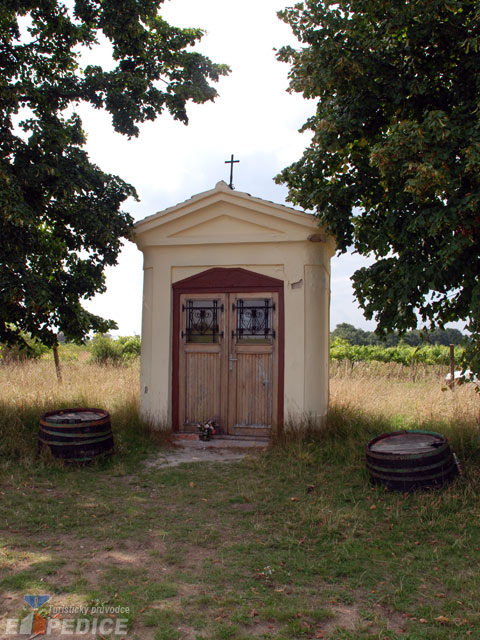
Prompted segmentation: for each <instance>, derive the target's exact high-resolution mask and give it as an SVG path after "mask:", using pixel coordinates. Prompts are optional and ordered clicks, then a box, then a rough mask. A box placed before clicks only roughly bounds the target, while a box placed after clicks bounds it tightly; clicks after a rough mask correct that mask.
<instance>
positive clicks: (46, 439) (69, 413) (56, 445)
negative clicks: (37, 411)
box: [38, 409, 113, 462]
mask: <svg viewBox="0 0 480 640" xmlns="http://www.w3.org/2000/svg"><path fill="white" fill-rule="evenodd" d="M38 440H39V446H40V447H42V446H43V447H45V446H46V447H49V449H50V451H51V452H52V454H53V455H54V456H55V458H61V459H63V460H66V461H71V462H89V461H90V460H93V459H94V458H96V457H97V456H99V455H101V454H104V453H109V452H111V451H112V449H113V434H112V426H111V424H110V415H109V414H108V412H107V411H104V410H103V409H63V410H61V411H49V412H48V413H44V414H43V415H42V416H41V418H40V428H39V434H38Z"/></svg>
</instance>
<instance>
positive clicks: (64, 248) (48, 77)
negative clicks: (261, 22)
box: [0, 0, 228, 345]
mask: <svg viewBox="0 0 480 640" xmlns="http://www.w3.org/2000/svg"><path fill="white" fill-rule="evenodd" d="M162 2H163V0H72V2H69V3H68V4H67V3H63V2H62V1H61V0H10V1H9V2H6V3H5V2H4V3H2V6H1V8H0V70H1V74H0V342H7V343H13V342H16V341H18V340H20V339H21V335H22V334H23V333H28V334H31V335H32V336H33V337H35V338H39V339H40V340H41V341H42V342H43V343H44V344H47V345H56V343H57V332H58V331H62V332H63V334H64V336H65V338H66V339H68V340H75V341H81V340H83V339H84V338H85V336H86V335H87V334H88V332H89V331H91V330H93V331H95V332H97V333H104V332H105V331H107V330H108V329H111V328H115V323H114V322H113V321H111V320H104V319H102V318H100V317H98V316H95V315H93V314H91V313H89V312H87V311H86V310H85V309H84V308H83V306H82V300H85V299H88V298H91V297H92V296H93V295H95V294H96V293H99V292H102V291H104V289H105V280H104V268H105V267H106V266H107V265H114V264H116V261H117V256H118V254H119V251H120V248H121V242H122V238H129V237H130V235H131V231H132V224H133V220H132V218H131V217H130V215H128V214H127V213H125V212H124V211H122V210H121V206H122V203H123V202H124V201H125V200H126V199H127V198H128V197H129V196H133V197H136V194H135V189H134V187H133V186H131V185H129V184H127V183H126V182H124V181H123V180H121V179H120V178H119V177H117V176H114V175H109V174H106V173H104V172H103V171H102V170H101V169H100V168H99V167H97V166H95V165H94V164H93V163H91V162H90V160H89V158H88V156H87V154H86V152H85V151H84V149H83V148H82V147H83V145H84V143H85V134H84V132H83V130H82V123H81V120H80V118H79V116H78V115H77V114H76V112H75V108H76V106H77V105H78V104H79V103H82V102H83V103H89V104H90V105H93V107H95V108H97V109H106V110H107V111H108V112H110V114H111V115H112V123H113V127H114V129H115V131H117V132H119V133H122V134H125V135H127V136H128V137H131V136H137V135H138V132H139V130H138V126H137V125H138V124H139V123H141V122H145V121H146V120H154V119H155V118H156V116H157V115H158V114H160V113H162V112H163V111H165V110H166V111H168V112H170V114H172V115H173V117H174V118H175V119H177V120H180V121H182V122H184V123H185V124H187V122H188V119H187V114H186V103H187V102H188V101H193V102H196V103H203V102H206V101H207V100H213V99H214V98H215V96H216V95H217V94H216V91H215V89H214V88H213V87H212V86H211V85H210V82H216V81H217V80H218V79H219V77H220V76H221V75H224V74H226V73H227V72H228V68H227V67H226V66H224V65H217V64H213V63H212V62H211V61H210V60H209V59H208V58H205V57H204V56H202V55H200V54H199V53H197V52H194V51H190V50H189V48H190V47H192V46H193V45H195V44H196V42H197V41H198V40H200V38H201V37H202V31H201V30H199V29H178V28H175V27H173V26H170V25H169V24H168V23H167V22H165V20H163V19H162V18H161V16H160V15H159V14H158V9H159V7H160V5H161V4H162ZM101 34H103V35H104V36H106V38H107V39H108V41H109V43H110V45H111V49H112V59H113V61H114V68H113V69H112V70H104V69H103V68H102V67H101V66H99V65H88V66H85V67H82V61H81V53H82V50H83V51H84V50H85V48H90V47H92V46H93V45H95V43H96V42H97V41H98V37H99V35H101Z"/></svg>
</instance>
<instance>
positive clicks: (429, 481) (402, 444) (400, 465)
mask: <svg viewBox="0 0 480 640" xmlns="http://www.w3.org/2000/svg"><path fill="white" fill-rule="evenodd" d="M366 457H367V469H368V471H369V473H370V477H371V480H372V482H374V483H377V484H383V485H385V486H386V487H388V488H389V489H392V490H395V491H413V490H414V489H425V488H429V487H439V486H441V485H443V484H445V483H447V482H450V481H451V480H453V478H455V476H456V475H457V474H458V468H457V464H456V462H455V458H454V454H453V452H452V450H451V449H450V445H449V444H448V440H447V439H446V438H445V437H444V436H442V435H441V434H440V433H434V432H432V431H394V432H392V433H383V434H382V435H380V436H377V437H376V438H373V440H370V442H369V443H368V444H367V450H366Z"/></svg>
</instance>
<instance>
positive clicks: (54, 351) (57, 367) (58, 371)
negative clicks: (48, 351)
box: [53, 342, 62, 382]
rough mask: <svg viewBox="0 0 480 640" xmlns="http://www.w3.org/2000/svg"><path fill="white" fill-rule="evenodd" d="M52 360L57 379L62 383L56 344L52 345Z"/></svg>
mask: <svg viewBox="0 0 480 640" xmlns="http://www.w3.org/2000/svg"><path fill="white" fill-rule="evenodd" d="M53 359H54V360H55V371H56V373H57V379H58V381H59V382H62V371H61V369H60V358H59V357H58V342H57V343H56V344H54V345H53Z"/></svg>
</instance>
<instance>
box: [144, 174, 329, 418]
mask: <svg viewBox="0 0 480 640" xmlns="http://www.w3.org/2000/svg"><path fill="white" fill-rule="evenodd" d="M136 234H137V238H136V239H137V244H138V246H139V248H140V249H141V250H142V251H143V253H144V274H145V277H144V300H143V319H142V364H141V410H142V413H143V415H144V416H145V417H147V418H149V419H150V420H151V421H152V422H153V423H154V424H158V425H162V424H163V425H165V426H168V425H169V424H170V421H171V411H172V346H171V345H172V315H173V314H172V284H173V283H175V282H178V281H179V280H183V279H184V278H187V277H189V276H192V275H196V274H198V273H200V272H202V271H205V270H206V269H210V268H212V267H242V268H244V269H248V270H251V271H253V272H255V273H259V274H262V275H267V276H271V277H273V278H277V279H280V280H282V281H283V282H284V296H285V397H284V415H285V419H286V420H288V419H289V418H293V419H298V418H303V417H305V416H306V415H308V416H310V417H315V418H318V419H319V421H322V419H323V418H324V417H325V415H326V412H327V407H328V340H329V304H330V258H331V255H332V254H333V251H334V244H333V242H332V240H331V239H330V238H328V237H326V236H325V235H324V234H322V233H321V232H320V230H319V229H318V227H317V224H316V222H315V220H314V219H313V217H312V216H308V215H307V214H304V213H301V212H297V211H294V210H292V209H289V208H287V207H282V206H280V205H275V204H273V203H269V202H265V201H263V200H259V199H257V198H252V197H251V196H249V195H248V194H242V193H238V192H235V191H231V190H230V189H229V187H228V186H227V185H225V183H219V184H218V185H217V186H216V188H215V189H214V190H212V191H210V192H206V193H205V194H200V195H199V196H196V197H194V198H192V199H191V200H189V201H187V202H186V203H182V204H181V205H178V206H177V207H173V208H172V209H168V210H166V211H165V212H163V213H161V214H157V215H155V216H151V217H150V218H146V219H145V221H142V222H140V223H138V224H137V228H136ZM312 236H313V241H312V239H311V238H312ZM309 238H310V239H309Z"/></svg>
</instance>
